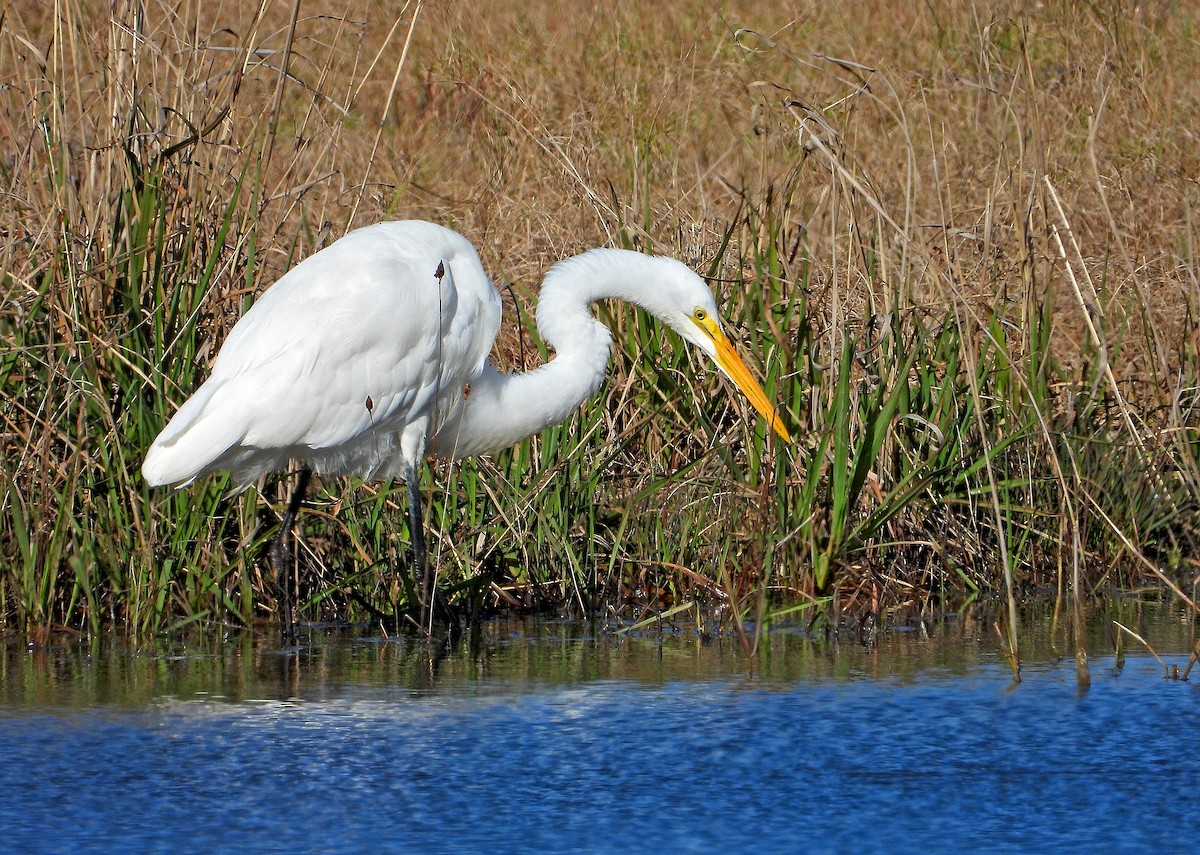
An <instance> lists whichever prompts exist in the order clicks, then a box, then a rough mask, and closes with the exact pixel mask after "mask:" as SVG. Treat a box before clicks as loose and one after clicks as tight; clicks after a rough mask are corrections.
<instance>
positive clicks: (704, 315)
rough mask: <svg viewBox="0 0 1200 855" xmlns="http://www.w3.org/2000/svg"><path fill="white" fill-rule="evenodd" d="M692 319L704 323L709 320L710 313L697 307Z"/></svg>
mask: <svg viewBox="0 0 1200 855" xmlns="http://www.w3.org/2000/svg"><path fill="white" fill-rule="evenodd" d="M692 317H693V318H695V319H696V320H698V321H704V320H707V319H708V312H706V311H704V310H703V309H701V308H700V307H699V306H697V307H696V310H695V311H694V312H692Z"/></svg>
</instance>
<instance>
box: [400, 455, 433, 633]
mask: <svg viewBox="0 0 1200 855" xmlns="http://www.w3.org/2000/svg"><path fill="white" fill-rule="evenodd" d="M404 483H405V484H406V485H407V487H408V537H409V540H410V542H411V543H412V558H413V575H414V576H416V583H417V590H418V591H419V593H420V599H421V627H422V629H428V628H429V625H430V624H429V616H430V607H431V604H432V603H433V594H434V591H435V589H436V587H437V580H436V578H434V574H433V573H431V572H430V568H429V557H428V556H427V555H426V554H425V521H424V520H423V519H422V518H421V478H420V475H419V473H418V472H417V468H416V467H415V466H406V467H405V469H404Z"/></svg>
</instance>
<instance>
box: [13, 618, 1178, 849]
mask: <svg viewBox="0 0 1200 855" xmlns="http://www.w3.org/2000/svg"><path fill="white" fill-rule="evenodd" d="M935 643H936V642H935ZM943 643H945V642H943ZM572 644H573V642H571V641H569V640H565V641H563V640H560V641H558V642H555V643H554V644H552V645H547V644H545V643H542V644H540V645H539V644H538V643H536V642H531V643H530V644H529V645H528V648H526V647H525V646H524V642H522V641H520V640H508V641H504V642H503V643H502V644H501V645H499V647H498V648H493V649H494V650H498V651H499V652H497V653H495V656H494V659H493V658H491V657H492V654H489V653H488V652H486V651H485V652H483V653H480V652H478V651H476V652H475V653H474V654H473V655H470V656H464V658H463V660H462V661H458V660H455V659H453V658H450V659H449V660H447V661H443V662H433V661H431V660H428V659H427V660H422V656H421V654H420V653H419V652H416V653H414V652H412V651H409V652H406V653H404V654H402V655H401V654H396V655H395V656H392V654H391V653H390V649H389V648H390V646H389V645H385V644H380V643H378V642H374V643H354V642H339V643H338V645H339V646H338V649H339V650H340V651H341V653H340V654H339V656H338V657H328V656H326V657H320V656H318V657H313V658H312V659H310V660H305V658H304V657H287V656H285V655H282V654H273V653H271V652H269V651H267V652H264V651H261V650H257V649H256V650H253V651H249V652H247V651H241V652H238V651H235V652H234V653H229V652H228V651H225V652H223V651H221V650H219V649H218V650H216V651H215V652H213V651H209V652H207V653H205V654H203V655H200V654H196V655H190V654H187V653H186V652H184V653H179V654H175V655H164V654H161V653H158V654H154V655H149V656H146V655H137V654H129V655H126V656H125V657H124V658H122V657H117V658H115V659H114V658H112V657H108V658H105V657H97V656H94V655H83V656H80V657H78V658H72V657H68V659H67V662H66V664H65V665H64V664H63V662H62V661H61V660H60V661H57V662H56V663H55V664H52V665H50V666H46V667H45V668H41V667H37V666H35V665H32V664H31V663H29V662H25V663H24V665H22V664H21V663H20V661H19V659H18V661H17V662H16V663H15V664H14V661H13V660H12V659H11V657H10V660H9V662H8V664H7V670H6V672H5V679H6V682H9V685H8V686H7V687H6V693H5V696H6V699H7V701H6V703H4V704H3V705H0V756H2V757H3V759H2V761H0V848H2V849H4V850H5V851H12V852H52V851H53V852H114V851H115V852H152V851H172V852H175V851H188V852H284V851H288V852H422V853H439V852H481V853H491V852H628V851H635V852H651V851H652V852H727V851H732V852H943V851H962V850H973V851H990V852H1012V851H1031V850H1037V851H1060V852H1061V851H1076V852H1115V851H1144V852H1188V851H1196V850H1197V849H1198V848H1200V809H1198V808H1197V803H1196V788H1197V784H1200V751H1197V734H1198V733H1200V727H1198V726H1200V693H1198V691H1197V687H1196V686H1195V685H1194V684H1192V683H1189V682H1182V681H1179V680H1167V679H1164V676H1163V668H1162V666H1161V665H1160V664H1159V663H1158V662H1157V661H1155V660H1154V659H1153V658H1150V657H1149V656H1147V655H1141V654H1138V653H1135V652H1130V653H1129V654H1128V655H1127V656H1125V657H1124V658H1123V659H1120V660H1118V659H1117V658H1115V657H1114V656H1113V655H1111V654H1110V655H1107V656H1104V655H1094V656H1093V657H1092V659H1091V663H1090V674H1091V684H1090V686H1085V685H1081V684H1080V683H1079V682H1078V681H1077V679H1076V672H1075V669H1074V663H1073V662H1072V661H1071V660H1069V659H1065V658H1060V657H1053V656H1051V657H1045V658H1043V659H1042V660H1041V661H1033V662H1029V661H1027V662H1026V663H1025V667H1024V671H1023V680H1022V682H1021V683H1020V684H1019V685H1017V684H1014V683H1013V681H1012V674H1011V672H1010V671H1009V669H1008V667H1007V666H1006V665H1004V664H1002V660H1001V659H1000V658H999V657H998V656H996V655H995V654H994V653H992V652H989V651H988V647H987V644H986V643H983V644H981V645H980V646H979V647H978V649H977V650H976V651H974V652H968V653H967V654H966V655H959V654H957V653H956V654H954V655H950V654H947V656H946V657H943V658H939V656H938V655H937V654H936V653H935V654H933V655H932V656H926V657H925V658H918V659H917V660H916V661H915V662H914V661H912V659H911V656H910V657H909V659H906V660H905V661H906V662H907V663H908V664H907V665H902V666H896V667H891V666H889V665H887V664H884V665H880V661H879V657H880V656H886V655H887V651H886V650H885V651H883V652H882V653H881V652H880V651H879V650H878V649H876V650H866V651H863V650H857V651H854V652H853V653H852V654H843V653H842V652H839V651H836V650H828V649H824V648H823V647H822V646H821V645H812V644H807V643H806V644H804V645H803V646H801V647H798V648H796V651H798V652H796V651H793V652H791V653H788V650H786V649H785V650H783V652H782V653H780V652H777V653H776V655H775V659H774V660H773V662H774V663H775V664H769V665H768V666H766V667H762V666H760V665H750V664H748V663H747V661H746V660H745V658H744V657H743V656H742V655H741V654H740V652H739V651H737V650H735V649H729V648H728V647H727V646H722V648H721V650H720V651H719V652H718V653H716V654H713V653H711V652H708V651H706V650H705V646H704V645H687V644H684V645H681V646H680V647H679V648H676V647H673V646H672V644H671V643H670V642H667V643H661V642H641V643H631V642H623V643H612V644H610V643H608V642H604V641H599V642H597V641H595V640H590V641H581V642H578V646H577V647H573V646H572ZM631 644H632V647H631ZM548 647H549V652H546V651H547V648H548ZM909 647H918V648H919V645H916V644H910V645H909ZM631 651H632V652H631ZM1161 652H1162V651H1160V653H1161ZM13 655H15V656H17V657H18V658H19V656H20V655H22V654H21V652H20V651H18V652H17V653H16V654H13ZM25 655H27V656H32V654H25ZM905 655H907V654H905ZM781 658H786V659H788V661H789V662H792V663H799V664H796V665H795V667H781V666H779V665H778V662H779V660H780V659H781ZM331 661H336V663H337V664H338V668H337V669H333V668H331V667H330V662H331ZM531 661H532V662H534V663H535V664H534V665H533V666H529V665H528V664H523V665H514V664H513V663H514V662H523V663H529V662H531ZM564 661H565V664H564ZM1175 661H1176V662H1178V663H1179V664H1180V665H1181V666H1182V665H1183V664H1185V663H1186V656H1185V657H1183V658H1176V660H1175ZM537 663H541V664H537ZM622 663H633V664H630V665H629V666H628V667H624V666H623V665H622ZM334 670H336V671H337V673H336V674H335V673H333V672H334ZM43 672H49V673H50V674H51V675H53V676H52V677H48V676H47V675H46V673H43ZM63 672H66V673H65V675H64V673H63ZM421 672H424V673H425V676H424V677H421V676H419V675H420V673H421ZM39 674H40V675H41V676H39ZM14 680H15V681H16V683H13V682H12V681H14ZM40 680H49V681H50V682H52V683H54V684H55V685H54V686H51V687H49V688H47V687H45V686H41V685H39V681H40ZM147 684H149V685H147ZM14 686H19V689H14Z"/></svg>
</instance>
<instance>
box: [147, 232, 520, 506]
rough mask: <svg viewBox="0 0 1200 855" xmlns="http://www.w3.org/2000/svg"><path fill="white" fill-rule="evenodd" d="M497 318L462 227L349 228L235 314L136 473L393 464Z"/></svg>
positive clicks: (449, 396) (496, 305)
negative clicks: (196, 385)
mask: <svg viewBox="0 0 1200 855" xmlns="http://www.w3.org/2000/svg"><path fill="white" fill-rule="evenodd" d="M499 326H500V299H499V295H498V294H497V293H496V290H495V288H494V287H493V286H492V284H491V281H490V280H489V279H488V277H487V275H486V273H485V272H484V270H483V266H482V264H481V263H480V261H479V256H478V254H477V253H476V252H475V249H474V247H472V246H471V244H470V242H468V241H467V240H466V239H465V238H463V237H462V236H461V235H459V234H457V233H455V232H453V231H450V230H449V229H445V228H442V227H441V226H437V225H434V224H432V223H424V222H418V221H406V222H395V223H381V224H379V225H375V226H369V227H367V228H363V229H358V230H356V231H353V232H350V233H349V234H347V235H346V236H345V237H343V238H342V239H341V240H339V241H337V242H335V243H334V244H332V245H331V246H329V247H327V248H326V249H324V250H322V251H320V252H318V253H316V254H314V255H313V256H311V257H310V258H308V259H306V260H305V261H303V262H301V263H300V264H298V265H297V266H296V267H295V268H293V269H292V270H291V271H289V272H288V273H287V274H286V275H285V276H283V277H282V278H281V279H280V280H279V281H278V282H276V283H275V284H274V285H273V286H272V287H271V288H269V289H268V290H267V291H266V292H265V293H264V294H263V295H262V296H261V297H260V298H259V299H258V301H257V302H255V304H254V305H253V306H252V307H251V308H250V309H249V310H248V311H247V312H246V314H245V315H244V316H243V317H242V319H241V320H240V321H238V323H237V324H236V325H235V326H234V328H233V330H232V331H231V332H230V334H229V336H228V338H227V339H226V341H225V343H224V345H223V346H222V348H221V351H220V353H219V354H218V356H217V358H216V361H215V362H214V363H213V369H212V375H211V377H210V378H209V379H208V381H207V382H205V384H204V385H203V386H201V387H200V389H198V390H197V391H196V393H195V394H194V395H193V396H192V397H191V398H189V399H188V400H187V401H186V402H185V403H184V404H183V406H182V407H180V409H179V411H178V412H177V413H176V414H175V416H174V418H172V419H171V422H170V423H169V424H168V425H167V427H166V428H165V429H164V430H163V432H162V433H161V434H160V435H159V437H158V438H157V439H156V440H155V441H154V443H153V445H152V446H151V448H150V451H149V452H148V453H147V456H146V461H145V464H144V465H143V468H142V472H143V474H144V475H145V477H146V480H147V481H148V482H149V483H151V484H156V485H157V484H182V483H187V482H189V481H191V480H193V479H195V478H197V477H199V476H201V475H204V474H206V473H209V472H216V471H221V470H231V471H233V473H234V476H235V478H236V480H237V481H238V482H239V483H240V484H241V485H242V486H245V485H246V484H248V483H250V482H252V481H253V480H254V479H255V478H257V477H258V476H259V475H260V474H262V473H263V472H268V471H278V470H281V469H283V468H285V467H286V466H287V465H288V463H289V461H291V460H300V461H303V462H305V463H306V464H307V465H309V466H312V467H313V468H315V469H316V470H317V471H319V472H326V473H330V474H355V475H361V476H363V477H384V476H390V475H393V474H397V473H398V472H399V469H400V465H401V461H400V459H399V457H400V455H401V447H402V445H403V446H404V448H406V449H412V448H414V447H417V446H419V449H418V450H419V451H423V450H424V437H426V436H428V435H430V434H431V433H432V432H433V431H435V430H436V427H437V425H438V424H439V423H440V422H441V421H442V420H443V419H444V418H445V417H446V416H447V415H448V414H449V412H450V411H451V410H452V409H453V408H454V407H456V406H457V405H458V404H459V403H460V402H461V399H462V394H463V387H464V385H465V384H467V383H469V382H470V381H471V379H472V378H473V377H475V376H476V375H477V374H478V373H479V371H480V370H481V369H482V367H483V365H484V362H485V360H486V358H487V354H488V353H489V351H490V350H491V346H492V342H493V341H494V339H495V337H496V334H497V332H498V331H499ZM406 436H407V437H408V440H407V441H406V440H405V437H406ZM417 440H419V442H418V441H417ZM410 462H412V461H410Z"/></svg>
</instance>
